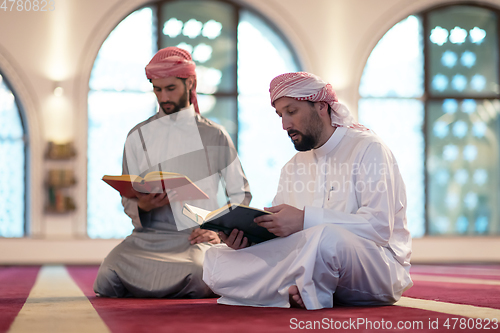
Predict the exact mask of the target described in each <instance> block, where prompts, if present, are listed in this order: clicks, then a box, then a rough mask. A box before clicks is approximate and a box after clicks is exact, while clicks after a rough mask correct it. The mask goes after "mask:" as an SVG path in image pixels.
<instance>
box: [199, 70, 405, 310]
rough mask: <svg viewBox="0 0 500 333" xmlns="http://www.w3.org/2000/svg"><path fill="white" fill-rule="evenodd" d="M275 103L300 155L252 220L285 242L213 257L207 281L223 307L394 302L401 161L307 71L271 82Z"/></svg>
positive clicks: (401, 229) (399, 259) (400, 257)
mask: <svg viewBox="0 0 500 333" xmlns="http://www.w3.org/2000/svg"><path fill="white" fill-rule="evenodd" d="M270 93H271V104H272V105H273V107H274V108H275V109H276V113H277V114H278V116H279V117H281V119H282V124H283V129H284V130H285V131H287V133H288V135H289V136H290V138H291V139H292V142H293V144H294V146H295V148H296V149H297V150H298V151H299V152H298V153H297V154H296V155H295V156H294V157H293V158H292V159H291V160H290V161H289V162H288V163H287V164H286V165H285V166H284V167H283V169H282V171H281V177H280V181H279V186H278V191H277V194H276V196H275V198H274V201H273V207H270V208H266V210H268V211H270V212H272V213H273V214H269V215H263V216H261V217H258V218H256V219H255V222H256V223H258V224H259V225H261V226H263V227H265V228H267V229H268V230H269V231H270V232H272V233H274V234H275V235H277V236H279V238H276V239H273V240H270V241H267V242H263V243H260V244H257V245H253V246H250V247H249V246H248V245H249V244H248V240H247V239H246V238H245V237H244V236H243V233H242V232H241V231H238V230H233V232H232V233H231V234H230V235H229V236H226V235H224V234H220V236H221V238H222V239H223V240H224V241H225V243H226V244H227V245H228V246H229V247H226V246H224V247H221V246H214V247H212V248H211V249H210V250H208V251H207V253H206V256H205V263H204V276H203V279H204V281H205V282H206V283H207V285H208V286H209V287H210V288H211V289H212V290H213V291H214V292H215V293H217V294H218V295H221V296H222V297H221V298H220V299H219V300H218V303H221V304H228V305H248V306H274V307H290V306H291V305H292V306H298V307H302V308H306V309H310V310H311V309H321V308H331V307H332V306H333V305H334V304H340V305H360V306H366V305H389V304H393V303H395V302H396V301H397V300H399V298H400V297H401V294H402V293H403V291H405V290H406V289H408V288H410V287H411V286H412V284H413V283H412V281H411V279H410V274H409V269H410V255H411V237H410V233H409V231H408V228H407V222H406V193H405V186H404V184H403V180H402V178H401V175H400V173H399V169H398V165H397V163H396V160H395V158H394V156H393V154H392V153H391V151H390V150H389V148H388V147H387V146H386V145H385V144H384V143H383V142H382V141H381V140H380V138H379V137H378V136H377V135H375V134H374V133H373V132H372V131H370V130H368V129H367V128H365V127H364V126H362V125H360V124H358V123H356V122H354V120H353V117H352V116H351V114H350V112H349V111H348V110H347V108H346V107H345V106H344V105H342V104H340V103H339V102H338V99H337V96H336V94H335V92H334V91H333V88H332V86H331V85H330V84H327V83H326V82H324V81H323V80H321V79H320V78H319V77H317V76H315V75H313V74H310V73H306V72H299V73H287V74H283V75H280V76H277V77H276V78H274V79H273V80H272V81H271V87H270Z"/></svg>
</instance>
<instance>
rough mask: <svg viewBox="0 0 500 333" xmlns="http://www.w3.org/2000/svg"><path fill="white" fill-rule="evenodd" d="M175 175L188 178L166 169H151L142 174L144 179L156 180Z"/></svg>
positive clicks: (174, 176)
mask: <svg viewBox="0 0 500 333" xmlns="http://www.w3.org/2000/svg"><path fill="white" fill-rule="evenodd" d="M176 177H184V178H187V179H189V178H188V177H186V176H184V175H182V174H180V173H175V172H166V171H151V172H149V173H148V174H147V175H145V176H144V180H146V181H151V180H158V179H168V178H176Z"/></svg>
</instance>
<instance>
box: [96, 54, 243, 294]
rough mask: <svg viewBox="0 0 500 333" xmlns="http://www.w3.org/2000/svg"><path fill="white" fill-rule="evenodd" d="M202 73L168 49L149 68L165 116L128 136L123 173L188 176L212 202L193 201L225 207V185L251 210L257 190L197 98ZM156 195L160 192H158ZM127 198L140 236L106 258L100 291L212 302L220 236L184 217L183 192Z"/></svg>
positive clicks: (98, 284) (136, 234) (126, 204)
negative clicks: (208, 262)
mask: <svg viewBox="0 0 500 333" xmlns="http://www.w3.org/2000/svg"><path fill="white" fill-rule="evenodd" d="M195 69H196V66H195V63H194V62H193V61H192V59H191V55H190V54H189V53H188V52H187V51H185V50H183V49H180V48H177V47H167V48H164V49H162V50H160V51H158V53H156V55H155V56H154V57H153V58H152V59H151V61H150V63H149V64H148V65H147V66H146V76H147V78H148V79H149V80H150V81H151V83H152V84H153V90H154V93H155V94H156V98H157V100H158V104H159V107H160V108H159V110H158V112H157V113H156V114H155V115H154V116H152V117H150V118H149V119H147V120H146V121H143V122H141V123H139V124H138V125H136V126H135V127H134V128H133V129H132V130H131V131H130V132H129V134H128V137H127V141H126V142H125V150H124V156H123V174H126V175H139V176H142V177H144V175H146V174H147V173H149V172H152V171H167V172H176V173H180V174H183V175H186V176H188V178H189V179H191V180H192V181H193V182H194V183H195V184H196V185H197V186H198V187H199V188H200V189H202V190H203V191H204V192H205V193H206V194H207V195H208V197H209V198H208V199H204V200H191V201H187V202H188V203H189V204H192V205H194V206H197V207H200V208H203V209H206V210H209V211H212V210H215V209H217V208H219V204H218V202H217V193H218V189H219V184H220V183H222V184H224V185H225V189H224V190H225V192H226V196H227V199H228V201H230V202H232V203H243V204H248V203H249V202H250V199H251V194H250V189H249V186H248V182H247V179H246V177H245V174H244V173H243V170H242V168H241V164H240V162H239V159H238V156H237V153H236V150H235V148H234V145H233V142H232V140H231V138H230V136H229V135H228V133H227V132H226V131H225V129H224V128H223V127H222V126H219V125H217V124H214V123H213V122H211V121H210V120H208V119H206V118H204V117H202V116H201V115H200V111H199V109H198V101H197V97H196V71H195ZM153 192H156V191H153ZM158 192H159V193H140V192H137V195H136V197H132V198H125V197H123V198H122V203H123V206H124V208H125V213H126V214H127V215H128V216H130V217H131V219H132V223H133V225H134V231H133V233H132V234H131V235H130V236H128V237H127V238H126V239H125V240H124V241H123V242H122V243H121V244H119V245H118V246H117V247H115V248H114V249H113V250H112V251H111V253H110V254H109V255H108V256H107V257H106V258H105V259H104V261H103V263H102V264H101V267H100V268H99V272H98V275H97V278H96V281H95V283H94V290H95V292H96V293H97V294H99V295H101V296H110V297H168V298H180V297H185V298H201V297H206V296H210V295H212V292H211V291H210V289H209V288H208V287H207V286H206V284H205V283H204V282H203V280H202V265H203V258H204V254H205V251H206V250H207V249H208V248H210V246H212V245H213V244H217V243H219V242H220V239H219V236H218V235H217V234H216V233H215V232H213V231H209V230H205V229H200V228H199V225H198V224H196V223H194V222H193V221H191V220H190V219H188V218H187V217H186V216H184V215H183V214H182V209H183V204H184V203H185V201H178V200H176V198H175V195H176V194H175V189H173V190H167V192H166V193H163V192H162V191H161V190H159V191H158Z"/></svg>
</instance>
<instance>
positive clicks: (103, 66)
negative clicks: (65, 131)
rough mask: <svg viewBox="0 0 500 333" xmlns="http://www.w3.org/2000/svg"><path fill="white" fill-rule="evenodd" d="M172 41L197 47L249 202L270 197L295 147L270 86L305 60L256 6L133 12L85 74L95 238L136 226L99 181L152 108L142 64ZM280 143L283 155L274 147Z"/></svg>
mask: <svg viewBox="0 0 500 333" xmlns="http://www.w3.org/2000/svg"><path fill="white" fill-rule="evenodd" d="M168 46H177V47H180V48H183V49H186V50H187V51H189V52H190V53H191V54H192V57H193V60H194V61H195V63H196V74H197V94H198V103H199V108H200V112H201V114H202V115H203V116H204V117H206V118H209V119H211V120H213V121H214V122H216V123H219V124H221V125H223V126H224V127H225V129H226V130H227V131H228V133H229V135H230V136H231V137H232V139H233V142H234V143H235V145H236V146H237V148H238V152H239V155H240V159H241V162H242V165H243V167H244V170H245V173H246V175H247V177H248V180H249V183H250V186H251V190H252V195H253V198H254V199H253V200H252V205H253V206H256V207H260V208H262V207H264V206H268V205H270V203H271V201H272V199H273V197H274V194H275V192H276V188H277V185H278V184H277V182H278V179H279V173H280V168H281V166H282V165H284V164H285V162H286V161H288V160H289V159H290V158H291V157H292V156H293V154H295V151H294V149H293V146H292V145H291V144H290V141H289V139H288V137H287V135H286V133H285V132H284V131H282V130H281V122H280V120H279V117H276V114H275V112H273V109H272V107H271V105H270V103H269V92H268V87H269V82H270V81H271V79H272V78H273V77H274V76H276V75H278V74H282V73H284V72H292V71H298V70H300V67H299V65H298V61H297V58H296V56H295V54H294V53H293V52H292V50H291V48H290V47H289V45H288V43H287V42H286V41H285V40H284V39H283V38H282V37H281V36H280V35H279V34H278V33H276V31H275V29H274V28H272V27H271V26H269V24H268V23H267V22H265V21H264V20H262V19H261V18H260V17H259V16H258V15H256V14H255V13H253V12H251V11H248V10H246V9H244V8H241V7H240V6H238V5H237V4H233V3H229V2H225V1H212V0H210V1H208V0H205V1H189V2H186V1H162V2H157V3H156V4H155V5H152V6H149V7H145V8H142V9H139V10H136V11H135V12H133V13H132V14H130V15H129V16H127V17H126V18H125V19H124V20H123V21H122V22H121V23H120V24H119V25H118V26H117V27H116V28H115V29H114V30H113V31H112V32H111V34H110V35H109V36H108V38H107V39H106V41H105V42H104V43H103V45H102V47H101V49H100V51H99V54H98V56H97V58H96V61H95V63H94V68H93V69H92V73H91V78H90V82H89V85H90V92H89V96H88V106H89V109H88V117H89V125H88V126H89V127H88V160H89V161H88V185H87V186H88V191H87V202H88V209H87V223H88V225H87V232H88V235H89V237H91V238H121V237H125V236H127V235H129V234H130V231H131V229H132V224H131V223H130V219H129V218H128V217H127V216H126V215H125V214H124V213H123V207H122V206H121V200H120V196H119V195H118V193H117V192H116V191H115V190H113V189H112V188H111V187H109V186H108V185H106V184H104V182H102V181H101V180H100V179H101V178H102V175H104V174H120V173H121V163H122V152H123V144H124V142H125V139H126V135H127V133H128V131H129V130H130V129H131V128H132V127H133V126H134V125H136V124H137V123H139V122H140V121H143V120H145V119H147V118H148V117H149V116H151V115H152V114H154V112H155V111H156V109H157V102H156V98H155V96H154V94H153V93H152V86H151V83H150V82H149V81H148V80H147V78H146V76H145V73H144V67H145V65H146V64H147V63H148V62H149V60H150V59H151V57H152V56H153V55H154V53H155V52H156V51H157V49H158V47H159V48H164V47H168ZM256 64H258V66H259V68H258V69H259V70H256ZM269 142H273V145H269V144H268V143H269ZM277 150H278V151H280V152H281V154H275V152H276V151H277ZM277 155H279V156H277ZM255 161H265V162H264V163H255ZM221 193H222V195H223V192H222V191H221Z"/></svg>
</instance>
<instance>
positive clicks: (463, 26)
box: [426, 6, 499, 97]
mask: <svg viewBox="0 0 500 333" xmlns="http://www.w3.org/2000/svg"><path fill="white" fill-rule="evenodd" d="M428 18H429V19H428V25H427V30H428V36H426V37H427V47H428V51H429V64H428V65H429V72H428V78H429V80H428V84H429V87H428V89H429V91H430V93H431V94H432V95H434V96H464V95H465V96H470V97H474V96H490V95H494V94H498V92H499V89H498V41H497V38H498V34H497V16H496V14H495V13H494V12H492V11H490V10H488V9H484V8H479V7H473V6H452V7H447V8H445V9H442V10H436V11H433V12H431V13H429V17H428Z"/></svg>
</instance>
